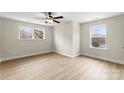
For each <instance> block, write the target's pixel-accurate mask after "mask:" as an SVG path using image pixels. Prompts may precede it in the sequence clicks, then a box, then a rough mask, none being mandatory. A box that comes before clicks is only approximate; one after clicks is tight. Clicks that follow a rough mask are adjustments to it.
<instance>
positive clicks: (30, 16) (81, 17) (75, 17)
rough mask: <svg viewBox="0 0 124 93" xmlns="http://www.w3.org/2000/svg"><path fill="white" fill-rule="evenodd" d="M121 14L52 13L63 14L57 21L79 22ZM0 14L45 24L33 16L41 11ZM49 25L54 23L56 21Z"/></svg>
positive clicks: (41, 15)
mask: <svg viewBox="0 0 124 93" xmlns="http://www.w3.org/2000/svg"><path fill="white" fill-rule="evenodd" d="M123 14H124V13H123V12H55V13H53V15H54V16H64V19H60V20H58V21H61V22H64V21H76V22H79V23H85V22H90V21H95V20H99V19H104V18H109V17H113V16H118V15H123ZM0 16H2V17H6V18H10V19H15V20H19V21H25V22H31V23H36V24H43V25H47V24H44V21H43V20H38V19H35V17H43V13H40V12H0ZM50 25H56V23H54V24H50Z"/></svg>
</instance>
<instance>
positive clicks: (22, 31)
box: [19, 26, 45, 39]
mask: <svg viewBox="0 0 124 93" xmlns="http://www.w3.org/2000/svg"><path fill="white" fill-rule="evenodd" d="M19 39H45V30H43V29H39V28H31V27H27V26H20V27H19Z"/></svg>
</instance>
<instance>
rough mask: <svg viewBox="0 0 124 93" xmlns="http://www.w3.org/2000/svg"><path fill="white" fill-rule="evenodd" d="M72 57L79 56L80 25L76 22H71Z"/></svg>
mask: <svg viewBox="0 0 124 93" xmlns="http://www.w3.org/2000/svg"><path fill="white" fill-rule="evenodd" d="M72 30H73V57H77V56H79V55H80V25H79V23H77V22H73V25H72Z"/></svg>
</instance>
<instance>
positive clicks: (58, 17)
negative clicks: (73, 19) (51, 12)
mask: <svg viewBox="0 0 124 93" xmlns="http://www.w3.org/2000/svg"><path fill="white" fill-rule="evenodd" d="M60 18H63V16H57V17H53V19H60Z"/></svg>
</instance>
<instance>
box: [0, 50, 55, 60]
mask: <svg viewBox="0 0 124 93" xmlns="http://www.w3.org/2000/svg"><path fill="white" fill-rule="evenodd" d="M50 52H53V51H52V50H48V51H43V52H37V53H30V54H24V55H19V56H13V57H7V58H3V59H1V62H4V61H7V60H12V59H17V58H23V57H28V56H34V55H40V54H46V53H50Z"/></svg>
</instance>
